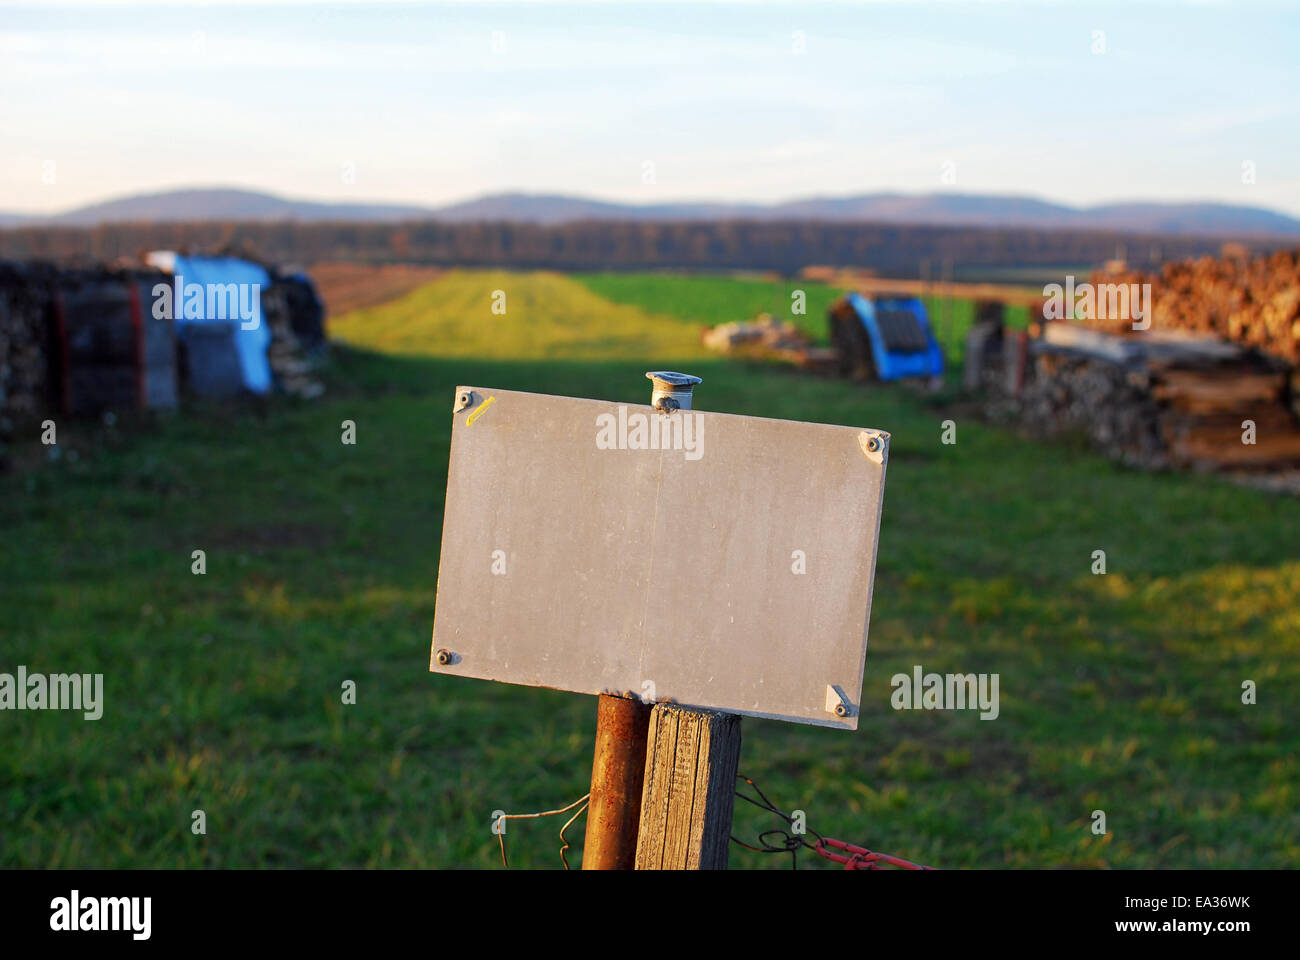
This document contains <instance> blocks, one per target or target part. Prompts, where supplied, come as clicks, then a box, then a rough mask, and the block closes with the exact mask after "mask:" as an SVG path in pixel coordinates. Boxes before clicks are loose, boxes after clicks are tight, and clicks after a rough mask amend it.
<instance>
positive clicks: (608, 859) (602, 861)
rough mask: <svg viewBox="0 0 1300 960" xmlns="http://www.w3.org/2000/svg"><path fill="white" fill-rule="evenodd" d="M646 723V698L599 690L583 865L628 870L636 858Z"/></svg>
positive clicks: (600, 868) (643, 773)
mask: <svg viewBox="0 0 1300 960" xmlns="http://www.w3.org/2000/svg"><path fill="white" fill-rule="evenodd" d="M649 727H650V704H648V703H642V702H641V701H640V700H637V699H635V698H633V697H612V696H609V695H608V694H601V696H600V702H599V704H598V705H597V707H596V755H595V758H594V759H593V760H592V763H591V798H590V800H589V802H588V803H589V805H588V807H587V839H586V842H585V843H584V845H583V848H582V869H584V870H631V869H632V868H633V867H634V865H635V864H636V841H637V830H638V827H639V825H640V823H641V788H642V786H643V783H644V780H645V745H646V732H647V730H649Z"/></svg>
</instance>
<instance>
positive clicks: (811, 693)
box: [430, 387, 889, 729]
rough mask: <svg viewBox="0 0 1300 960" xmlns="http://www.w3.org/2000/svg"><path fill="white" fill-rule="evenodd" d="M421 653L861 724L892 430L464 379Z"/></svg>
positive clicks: (508, 674) (595, 685) (448, 667)
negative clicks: (429, 644) (427, 643)
mask: <svg viewBox="0 0 1300 960" xmlns="http://www.w3.org/2000/svg"><path fill="white" fill-rule="evenodd" d="M453 418H454V423H453V428H452V443H451V463H450V466H449V469H448V472H447V506H446V516H445V518H444V521H443V532H442V559H441V562H440V564H439V568H438V598H437V608H436V611H435V617H434V627H433V656H432V661H431V665H430V669H431V670H433V671H436V672H439V673H448V674H455V675H458V676H463V677H476V678H479V679H483V680H499V681H502V682H504V683H518V684H524V685H527V686H539V687H553V688H555V689H559V690H572V691H575V692H578V693H590V694H598V693H612V694H623V695H629V694H630V695H635V696H639V697H642V698H643V699H646V700H653V701H671V702H673V703H678V704H682V705H685V706H692V707H705V708H711V709H715V710H723V711H726V712H728V713H738V714H745V715H749V716H757V717H770V718H776V719H781V720H792V721H796V722H799V723H813V724H820V725H824V726H830V727H841V728H845V729H856V728H857V723H858V721H857V715H858V704H859V699H860V697H861V693H862V670H863V665H864V661H865V657H866V649H867V626H868V621H869V619H870V614H871V589H872V580H873V577H874V574H875V568H876V548H877V542H878V537H879V530H880V509H881V497H882V494H883V490H884V480H885V464H886V462H887V460H888V449H889V436H888V434H885V433H882V432H881V431H878V430H870V429H863V428H860V427H841V426H828V425H824V424H813V423H796V422H792V421H786V420H767V419H762V418H758V417H738V416H731V415H728V414H723V413H712V412H707V411H684V412H678V413H674V414H672V415H671V416H668V415H664V414H661V413H658V412H656V411H655V410H653V409H652V408H651V407H649V406H641V405H637V404H616V403H609V402H605V401H598V400H582V399H574V398H570V397H553V396H546V395H541V394H530V393H518V392H515V391H510V390H494V389H491V388H485V387H460V388H458V390H457V392H456V397H455V401H454V412H453Z"/></svg>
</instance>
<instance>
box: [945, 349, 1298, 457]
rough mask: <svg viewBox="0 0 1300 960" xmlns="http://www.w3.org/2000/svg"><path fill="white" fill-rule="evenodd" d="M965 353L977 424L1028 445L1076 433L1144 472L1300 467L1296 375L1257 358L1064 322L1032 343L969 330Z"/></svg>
mask: <svg viewBox="0 0 1300 960" xmlns="http://www.w3.org/2000/svg"><path fill="white" fill-rule="evenodd" d="M990 344H992V345H994V351H995V352H994V353H992V354H991V353H990ZM968 351H969V353H970V354H971V355H972V356H976V357H981V358H982V359H983V363H982V364H980V374H979V380H980V383H981V384H982V386H983V387H984V404H985V414H986V415H987V416H988V417H989V418H990V419H993V420H996V421H1001V422H1011V423H1017V424H1020V425H1022V426H1024V427H1026V428H1028V429H1029V430H1030V431H1031V432H1032V433H1034V434H1036V435H1039V436H1043V437H1057V436H1061V435H1063V434H1074V435H1082V436H1084V437H1086V438H1087V439H1088V440H1089V442H1090V443H1091V444H1092V445H1093V447H1095V448H1096V449H1097V450H1099V451H1100V452H1102V453H1103V454H1105V455H1107V456H1109V457H1111V458H1112V459H1115V460H1119V461H1121V462H1124V463H1126V464H1129V465H1132V466H1139V467H1145V468H1152V469H1161V468H1167V467H1197V468H1213V469H1250V470H1259V469H1275V468H1279V467H1284V466H1287V465H1292V464H1300V422H1298V421H1297V418H1296V414H1295V412H1294V411H1293V410H1292V409H1291V407H1290V406H1289V405H1288V402H1289V399H1290V396H1291V388H1290V384H1289V379H1290V377H1291V376H1292V374H1291V372H1290V371H1289V370H1288V369H1287V367H1286V366H1285V365H1284V364H1282V363H1280V362H1279V361H1277V360H1275V359H1272V358H1269V357H1267V356H1264V355H1262V354H1260V353H1258V352H1256V351H1251V350H1246V349H1244V348H1242V347H1239V346H1235V345H1232V344H1225V343H1224V342H1223V341H1220V340H1217V339H1214V338H1192V337H1188V336H1186V335H1185V334H1172V335H1171V334H1164V333H1160V332H1156V331H1150V332H1148V333H1147V334H1146V335H1143V336H1138V337H1134V336H1128V337H1120V336H1114V335H1110V334H1103V333H1099V332H1096V331H1092V330H1086V329H1084V328H1082V327H1079V326H1077V325H1074V324H1069V323H1048V324H1045V325H1044V326H1043V328H1042V335H1041V336H1040V337H1037V338H1031V337H1028V336H1026V335H1025V334H1023V333H1013V332H1010V331H1008V332H1006V334H1005V335H1004V336H1002V337H1001V338H995V337H993V336H992V335H991V334H990V332H989V331H988V330H981V329H980V328H979V327H977V328H976V330H973V331H972V337H971V342H970V343H969V345H968Z"/></svg>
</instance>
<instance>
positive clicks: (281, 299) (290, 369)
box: [262, 283, 325, 400]
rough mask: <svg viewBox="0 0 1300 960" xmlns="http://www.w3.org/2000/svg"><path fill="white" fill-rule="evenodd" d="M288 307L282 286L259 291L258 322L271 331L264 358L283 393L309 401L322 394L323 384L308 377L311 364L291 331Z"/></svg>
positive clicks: (275, 285)
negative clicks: (260, 318) (259, 307)
mask: <svg viewBox="0 0 1300 960" xmlns="http://www.w3.org/2000/svg"><path fill="white" fill-rule="evenodd" d="M290 307H291V305H290V303H289V300H288V296H287V291H286V287H285V286H284V285H283V284H278V283H275V284H272V285H271V286H270V287H267V288H266V289H264V290H263V291H262V319H263V320H264V321H265V322H266V324H267V326H268V327H269V328H270V331H271V343H270V345H269V346H268V347H267V348H266V359H267V362H268V363H269V364H270V365H271V372H272V373H273V374H274V375H275V380H276V383H277V384H278V385H279V386H280V387H281V389H283V390H284V392H285V393H288V394H292V395H293V396H296V397H303V398H305V399H308V400H310V399H313V398H315V397H319V396H320V395H321V394H323V393H324V392H325V385H324V384H323V383H321V382H320V381H319V380H317V379H316V378H315V377H314V376H312V368H313V364H312V361H311V359H310V357H309V356H308V352H307V350H306V348H305V347H304V345H303V343H302V341H301V338H300V337H299V336H298V335H297V334H296V333H295V332H294V329H293V314H292V312H291V309H290Z"/></svg>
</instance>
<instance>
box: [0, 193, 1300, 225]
mask: <svg viewBox="0 0 1300 960" xmlns="http://www.w3.org/2000/svg"><path fill="white" fill-rule="evenodd" d="M429 219H437V220H445V221H448V222H451V223H468V222H477V221H515V222H520V223H537V224H543V225H547V226H554V225H557V224H562V223H571V222H575V221H581V220H632V221H649V220H662V221H681V220H722V219H744V220H817V221H825V222H833V223H854V222H862V223H893V224H909V225H925V226H962V227H1030V228H1038V229H1072V230H1108V231H1121V232H1141V233H1147V234H1186V235H1207V236H1298V235H1300V219H1296V218H1295V217H1290V216H1287V215H1286V214H1282V213H1278V212H1276V211H1273V210H1268V209H1265V208H1262V207H1248V206H1238V205H1235V204H1224V203H1149V202H1140V201H1135V202H1131V203H1111V204H1103V205H1100V206H1093V207H1071V206H1066V205H1064V204H1059V203H1051V202H1049V201H1046V200H1038V199H1035V198H1033V197H1021V196H981V195H974V194H961V193H930V194H901V193H871V194H862V195H859V196H849V197H809V198H806V199H802V200H790V201H785V202H782V203H774V204H745V203H695V202H682V203H663V204H627V203H611V202H607V201H602V200H593V199H590V198H587V197H575V196H567V195H563V194H529V193H500V194H491V195H489V196H484V197H479V198H476V199H473V200H466V201H463V202H460V203H453V204H448V205H445V206H441V207H421V206H413V205H401V204H384V203H319V202H315V201H308V200H293V199H289V198H286V197H278V196H274V195H272V194H267V193H260V192H257V191H253V190H235V189H225V188H218V189H192V190H172V191H166V192H162V193H150V194H138V195H134V196H129V197H121V198H118V199H116V200H108V201H105V202H103V203H96V204H92V205H90V206H85V207H78V208H77V209H75V210H69V211H67V212H64V213H61V214H57V215H54V216H49V217H33V216H24V215H22V214H13V213H3V212H0V226H15V225H20V224H30V225H50V226H93V225H96V224H100V223H123V222H133V221H135V222H139V221H153V222H168V221H210V220H253V221H267V220H272V221H275V220H297V221H305V222H320V221H327V220H337V221H370V222H387V223H391V222H394V221H399V220H429Z"/></svg>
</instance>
